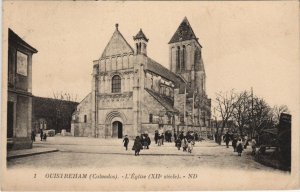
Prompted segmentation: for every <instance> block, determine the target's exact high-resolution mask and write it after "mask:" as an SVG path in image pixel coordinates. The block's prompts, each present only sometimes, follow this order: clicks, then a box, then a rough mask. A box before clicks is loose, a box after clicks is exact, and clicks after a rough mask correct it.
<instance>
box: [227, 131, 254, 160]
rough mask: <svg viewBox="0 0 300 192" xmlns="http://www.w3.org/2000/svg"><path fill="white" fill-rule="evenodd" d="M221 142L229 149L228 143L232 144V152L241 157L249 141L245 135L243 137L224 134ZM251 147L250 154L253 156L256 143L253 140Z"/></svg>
mask: <svg viewBox="0 0 300 192" xmlns="http://www.w3.org/2000/svg"><path fill="white" fill-rule="evenodd" d="M223 140H224V142H225V143H226V147H227V148H228V147H229V142H230V141H231V142H232V147H233V152H237V153H238V156H242V152H243V150H244V149H246V148H247V146H248V145H249V139H248V136H247V135H245V136H243V137H241V136H239V135H237V134H234V133H229V132H226V134H225V135H224V136H223ZM251 147H252V154H253V153H254V154H255V151H256V141H255V139H252V140H251Z"/></svg>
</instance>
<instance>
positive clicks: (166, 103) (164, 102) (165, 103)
mask: <svg viewBox="0 0 300 192" xmlns="http://www.w3.org/2000/svg"><path fill="white" fill-rule="evenodd" d="M145 90H146V91H147V92H148V93H149V94H150V95H151V96H152V97H154V99H156V100H157V101H158V102H159V103H160V104H161V105H162V106H163V107H164V108H166V110H167V111H172V112H178V110H177V109H175V108H174V107H173V103H172V101H171V100H170V99H167V98H165V97H163V96H162V95H160V94H158V93H156V92H155V91H152V90H150V89H147V88H145Z"/></svg>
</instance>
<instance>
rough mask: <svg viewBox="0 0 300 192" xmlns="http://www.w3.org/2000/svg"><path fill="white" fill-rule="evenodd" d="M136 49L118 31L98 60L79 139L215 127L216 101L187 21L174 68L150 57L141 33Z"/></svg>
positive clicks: (173, 47)
mask: <svg viewBox="0 0 300 192" xmlns="http://www.w3.org/2000/svg"><path fill="white" fill-rule="evenodd" d="M133 40H134V48H133V47H131V46H130V44H129V43H128V42H127V41H126V40H125V38H124V37H123V36H122V34H121V32H120V31H119V27H118V24H116V29H115V31H114V33H113V35H112V37H111V39H110V41H109V43H108V44H107V46H106V48H105V49H104V51H103V53H102V55H101V57H100V58H99V59H97V60H95V61H93V78H92V89H91V92H90V93H89V94H88V95H87V96H86V97H85V98H84V99H83V100H82V102H81V103H80V104H79V105H78V106H77V109H76V111H75V112H74V114H73V117H72V125H71V132H72V134H73V135H74V136H90V137H100V138H111V137H113V138H114V137H115V138H122V137H123V136H124V135H128V136H129V137H135V136H136V135H139V134H142V133H148V134H149V135H152V134H154V131H155V130H161V131H171V132H178V131H182V130H183V131H186V130H194V131H199V130H201V129H203V128H205V127H207V126H209V122H210V116H211V114H210V111H211V100H210V99H209V98H208V97H207V95H206V87H205V83H206V82H205V81H206V74H205V69H204V64H203V61H202V55H201V49H202V46H201V45H200V43H199V41H198V38H197V37H196V35H195V34H194V32H193V29H192V27H191V26H190V24H189V22H188V20H187V18H184V20H183V21H182V22H181V24H180V25H179V27H178V29H177V31H176V32H175V34H174V35H173V36H172V38H171V40H170V41H169V69H167V68H166V67H164V66H163V65H161V64H159V63H157V62H156V61H155V60H153V59H151V58H150V57H149V56H148V55H147V44H148V42H149V39H148V38H147V37H146V35H145V34H144V32H143V31H142V29H140V31H139V32H138V33H137V34H136V35H135V36H134V37H133Z"/></svg>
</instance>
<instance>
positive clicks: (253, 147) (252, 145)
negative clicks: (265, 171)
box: [251, 139, 256, 155]
mask: <svg viewBox="0 0 300 192" xmlns="http://www.w3.org/2000/svg"><path fill="white" fill-rule="evenodd" d="M251 147H252V153H251V154H252V155H255V153H256V141H255V139H252V140H251Z"/></svg>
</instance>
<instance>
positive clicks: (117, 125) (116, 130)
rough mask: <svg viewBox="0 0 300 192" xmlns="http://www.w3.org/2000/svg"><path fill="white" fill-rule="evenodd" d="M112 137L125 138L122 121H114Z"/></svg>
mask: <svg viewBox="0 0 300 192" xmlns="http://www.w3.org/2000/svg"><path fill="white" fill-rule="evenodd" d="M112 137H118V138H123V125H122V123H121V122H120V121H115V122H113V124H112Z"/></svg>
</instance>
